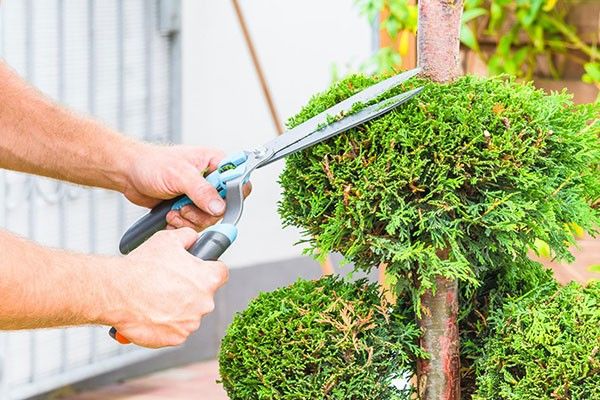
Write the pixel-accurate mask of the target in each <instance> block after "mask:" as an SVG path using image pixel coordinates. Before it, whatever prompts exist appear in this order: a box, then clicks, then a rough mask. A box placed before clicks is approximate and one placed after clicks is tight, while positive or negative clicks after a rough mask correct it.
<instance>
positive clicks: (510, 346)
mask: <svg viewBox="0 0 600 400" xmlns="http://www.w3.org/2000/svg"><path fill="white" fill-rule="evenodd" d="M489 321H490V325H491V335H490V336H489V338H488V340H487V343H486V345H485V346H484V350H483V356H482V357H481V358H480V359H479V360H478V362H477V364H476V367H477V373H478V375H479V377H478V379H477V393H476V394H475V395H474V396H473V399H476V400H488V399H489V400H503V399H600V283H594V284H591V285H590V286H588V287H587V288H582V287H581V286H579V285H578V284H576V283H571V284H569V285H567V286H566V287H563V288H560V289H559V288H558V286H557V284H556V283H554V282H550V283H547V284H545V285H543V286H540V287H538V288H536V289H534V290H532V291H531V292H529V293H527V294H526V295H524V296H522V297H520V298H515V299H511V300H509V301H507V302H506V303H505V305H504V307H502V308H501V309H498V310H496V311H494V312H493V313H492V315H491V317H490V318H489Z"/></svg>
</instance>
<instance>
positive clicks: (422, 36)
mask: <svg viewBox="0 0 600 400" xmlns="http://www.w3.org/2000/svg"><path fill="white" fill-rule="evenodd" d="M462 10H463V1H462V0H419V27H418V32H417V57H418V64H419V66H420V67H421V68H423V74H424V75H425V76H427V77H429V78H431V79H432V80H434V81H437V82H448V81H451V80H453V79H455V78H456V77H458V76H459V75H460V74H461V66H460V52H459V51H460V39H459V38H460V23H461V22H460V20H461V17H462ZM440 257H443V258H445V257H447V251H442V252H440ZM436 284H437V289H436V291H435V293H434V292H431V291H428V292H427V293H425V294H424V295H423V296H422V297H421V318H420V319H419V320H418V323H419V326H420V327H421V329H422V331H423V335H422V337H421V347H422V348H423V349H424V350H425V351H426V352H427V353H428V354H429V357H430V358H429V359H427V360H421V361H420V362H419V363H418V364H417V391H418V396H419V399H421V400H459V399H460V354H459V336H458V324H457V320H458V282H456V281H450V280H448V279H445V278H443V277H439V278H437V280H436Z"/></svg>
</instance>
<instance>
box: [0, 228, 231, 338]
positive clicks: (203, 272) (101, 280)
mask: <svg viewBox="0 0 600 400" xmlns="http://www.w3.org/2000/svg"><path fill="white" fill-rule="evenodd" d="M196 237H197V235H196V233H195V232H194V231H193V230H192V229H189V228H184V229H177V230H172V231H163V232H159V233H158V234H156V235H154V236H153V237H152V238H150V239H149V240H148V241H147V242H146V243H144V244H143V245H142V246H140V247H139V248H138V249H136V250H134V251H133V252H132V253H131V254H129V255H128V256H125V257H106V256H104V257H103V256H89V255H82V254H76V253H71V252H66V251H62V250H55V249H49V248H45V247H42V246H39V245H37V244H35V243H32V242H29V241H27V240H24V239H21V238H18V237H16V236H13V235H11V234H9V233H7V232H5V231H1V230H0V254H2V257H0V276H1V277H2V278H1V279H0V293H2V299H0V330H4V329H32V328H47V327H57V326H70V325H83V324H100V325H111V326H115V327H116V328H117V329H118V330H119V332H120V333H121V334H122V335H123V336H125V337H126V338H128V339H129V340H130V341H132V342H133V343H136V344H139V345H142V346H146V347H162V346H170V345H177V344H180V343H182V342H183V341H184V340H185V339H186V338H187V336H188V335H189V334H190V333H191V332H193V331H195V330H196V329H198V327H199V324H200V319H201V317H202V316H203V315H205V314H206V313H208V312H210V311H212V309H213V307H214V302H213V296H214V293H215V291H216V290H217V289H218V288H219V287H220V286H221V285H223V284H224V283H225V281H226V280H227V270H226V268H225V266H224V265H223V264H222V263H220V262H206V261H202V260H199V259H198V258H196V257H194V256H192V255H191V254H189V253H188V252H187V251H186V250H185V249H186V248H188V247H189V246H191V245H192V244H193V243H194V241H195V240H196Z"/></svg>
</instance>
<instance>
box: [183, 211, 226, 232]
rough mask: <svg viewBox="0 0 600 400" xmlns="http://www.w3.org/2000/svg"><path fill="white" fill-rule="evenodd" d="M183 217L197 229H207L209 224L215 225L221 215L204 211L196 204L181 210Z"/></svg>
mask: <svg viewBox="0 0 600 400" xmlns="http://www.w3.org/2000/svg"><path fill="white" fill-rule="evenodd" d="M180 215H181V217H182V218H184V219H186V220H187V221H189V222H190V223H191V224H193V225H194V226H195V228H196V230H202V229H205V228H206V227H208V226H211V225H214V224H216V223H217V221H219V217H213V216H212V215H208V214H207V213H205V212H204V211H202V210H200V209H199V208H198V207H195V206H185V207H183V208H182V209H181V210H180Z"/></svg>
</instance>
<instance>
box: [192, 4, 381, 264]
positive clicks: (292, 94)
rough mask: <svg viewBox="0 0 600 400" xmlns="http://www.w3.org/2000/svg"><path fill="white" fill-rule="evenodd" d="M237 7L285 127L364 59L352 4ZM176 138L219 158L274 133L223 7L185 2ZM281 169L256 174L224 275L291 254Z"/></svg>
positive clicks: (231, 17)
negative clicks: (341, 70)
mask: <svg viewBox="0 0 600 400" xmlns="http://www.w3.org/2000/svg"><path fill="white" fill-rule="evenodd" d="M240 4H241V7H242V9H243V10H244V13H245V15H246V19H247V23H248V25H249V29H250V32H251V35H252V37H253V39H254V42H255V46H256V49H257V52H258V54H259V57H260V59H261V62H262V65H263V68H264V71H265V74H266V76H267V80H268V82H269V85H270V87H271V90H272V94H273V96H274V99H275V102H276V106H277V108H278V111H279V114H280V116H281V118H282V119H283V120H285V119H287V118H288V117H289V116H291V115H293V114H294V113H296V112H297V111H298V110H299V109H300V107H301V106H302V105H303V104H305V103H306V101H307V100H308V99H309V98H310V96H311V95H313V94H314V93H316V92H318V91H321V90H324V89H326V88H327V87H328V85H329V84H330V83H331V71H332V66H333V65H334V64H337V65H338V66H341V67H343V66H345V65H347V64H348V63H358V62H361V61H363V60H365V59H366V58H367V57H368V56H369V54H370V52H371V28H370V26H369V24H368V22H367V21H366V20H365V18H363V17H362V16H360V15H358V12H357V9H356V7H355V6H354V5H353V0H327V1H323V0H302V1H299V0H242V1H240ZM182 9H183V18H182V54H183V60H182V61H183V77H182V79H183V110H182V111H183V124H182V130H183V140H184V142H186V143H191V144H200V145H206V146H212V147H219V148H222V149H223V150H225V151H226V152H233V151H237V150H241V149H248V148H252V147H253V146H256V145H260V144H262V143H263V142H266V141H267V140H269V139H271V138H273V137H274V136H275V134H276V132H275V129H274V128H273V125H272V123H271V120H270V116H269V113H268V109H267V106H266V103H265V101H264V98H263V96H262V92H261V91H260V87H259V84H258V80H257V78H256V74H255V72H254V69H253V66H252V64H251V59H250V57H249V54H248V51H247V48H246V46H245V43H244V40H243V36H242V33H241V30H240V28H239V25H238V23H237V19H236V16H235V12H234V9H233V6H232V4H231V1H229V0H183V2H182ZM282 166H283V163H282V162H278V163H276V164H273V165H271V166H269V167H267V168H264V169H261V170H259V171H257V172H256V173H255V174H254V175H253V177H252V182H253V186H254V191H253V194H252V196H251V198H249V199H248V201H247V202H246V210H245V213H244V216H243V218H242V222H241V223H240V236H239V239H238V240H237V242H236V244H235V245H234V246H233V247H232V248H231V249H230V250H229V251H228V253H227V254H226V255H225V256H224V257H223V259H224V260H225V261H226V262H228V263H229V264H230V266H231V267H240V266H244V265H250V264H255V263H259V262H266V261H274V260H280V259H285V258H289V257H294V256H297V255H299V254H300V253H301V247H300V246H293V243H295V242H296V241H297V240H298V239H299V238H300V235H299V233H298V232H297V231H296V230H294V229H286V230H283V229H282V227H281V222H280V220H279V217H278V214H277V211H276V210H277V200H278V199H279V196H280V189H279V185H278V184H277V177H278V175H279V173H280V171H281V168H282Z"/></svg>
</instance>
